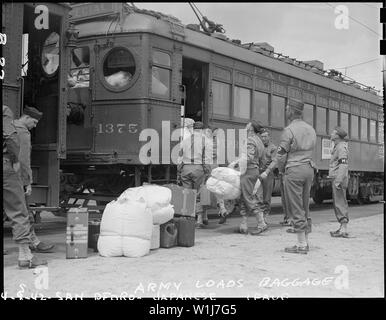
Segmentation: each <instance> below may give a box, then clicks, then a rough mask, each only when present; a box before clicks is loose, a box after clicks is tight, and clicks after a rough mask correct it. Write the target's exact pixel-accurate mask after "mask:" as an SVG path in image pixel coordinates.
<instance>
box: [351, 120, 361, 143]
mask: <svg viewBox="0 0 386 320" xmlns="http://www.w3.org/2000/svg"><path fill="white" fill-rule="evenodd" d="M351 139H359V117H358V116H354V115H353V114H352V115H351Z"/></svg>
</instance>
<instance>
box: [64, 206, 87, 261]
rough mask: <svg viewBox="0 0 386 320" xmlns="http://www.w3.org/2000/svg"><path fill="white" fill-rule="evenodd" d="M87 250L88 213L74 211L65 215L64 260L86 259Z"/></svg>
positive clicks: (84, 210)
mask: <svg viewBox="0 0 386 320" xmlns="http://www.w3.org/2000/svg"><path fill="white" fill-rule="evenodd" d="M87 249H88V211H87V208H79V209H76V210H75V212H68V213H67V238H66V258H67V259H77V258H86V257H87Z"/></svg>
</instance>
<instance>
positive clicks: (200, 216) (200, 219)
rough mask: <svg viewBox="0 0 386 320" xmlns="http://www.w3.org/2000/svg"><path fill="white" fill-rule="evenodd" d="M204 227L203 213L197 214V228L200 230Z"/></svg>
mask: <svg viewBox="0 0 386 320" xmlns="http://www.w3.org/2000/svg"><path fill="white" fill-rule="evenodd" d="M203 226H204V224H203V220H202V212H197V221H196V228H198V229H200V228H202V227H203Z"/></svg>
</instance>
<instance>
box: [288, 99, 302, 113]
mask: <svg viewBox="0 0 386 320" xmlns="http://www.w3.org/2000/svg"><path fill="white" fill-rule="evenodd" d="M288 105H289V106H290V107H291V109H292V110H294V111H297V112H303V109H304V103H303V102H300V101H298V100H294V99H288Z"/></svg>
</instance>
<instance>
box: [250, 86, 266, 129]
mask: <svg viewBox="0 0 386 320" xmlns="http://www.w3.org/2000/svg"><path fill="white" fill-rule="evenodd" d="M268 98H269V95H268V94H267V93H263V92H258V91H255V98H254V103H253V113H252V118H253V119H255V120H257V121H259V122H261V123H262V124H265V125H268V101H269V100H268Z"/></svg>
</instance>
